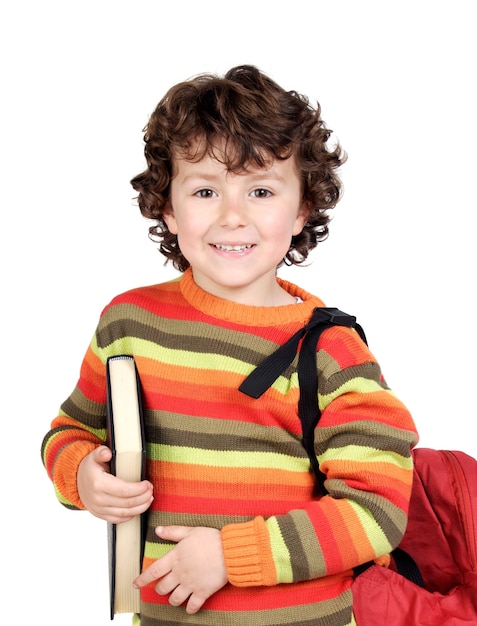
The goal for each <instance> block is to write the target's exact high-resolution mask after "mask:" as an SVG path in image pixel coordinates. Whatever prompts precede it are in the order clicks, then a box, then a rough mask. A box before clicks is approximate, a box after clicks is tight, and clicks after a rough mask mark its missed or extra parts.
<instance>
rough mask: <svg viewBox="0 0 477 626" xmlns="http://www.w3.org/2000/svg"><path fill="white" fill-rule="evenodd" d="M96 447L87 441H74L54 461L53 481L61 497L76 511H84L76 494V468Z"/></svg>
mask: <svg viewBox="0 0 477 626" xmlns="http://www.w3.org/2000/svg"><path fill="white" fill-rule="evenodd" d="M97 447H98V445H97V444H94V443H91V442H89V441H76V442H74V443H71V444H69V445H68V446H66V448H65V449H64V450H62V452H61V454H60V455H59V457H58V458H57V460H56V463H55V468H54V471H53V481H54V484H55V485H56V488H57V489H58V491H59V492H60V493H61V495H62V496H63V497H64V498H65V499H66V500H68V501H69V502H70V503H71V504H72V505H73V506H75V507H77V508H78V509H84V508H85V506H84V504H83V503H82V501H81V498H80V497H79V493H78V483H77V476H78V467H79V465H80V463H81V461H82V460H83V459H84V458H85V456H87V455H88V454H89V453H90V452H92V451H93V450H94V449H95V448H97Z"/></svg>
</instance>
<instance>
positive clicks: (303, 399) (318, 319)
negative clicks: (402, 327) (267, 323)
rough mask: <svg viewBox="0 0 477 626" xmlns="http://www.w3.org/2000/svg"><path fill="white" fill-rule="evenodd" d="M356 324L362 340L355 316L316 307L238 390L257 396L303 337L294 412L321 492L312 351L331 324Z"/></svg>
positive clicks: (287, 362)
mask: <svg viewBox="0 0 477 626" xmlns="http://www.w3.org/2000/svg"><path fill="white" fill-rule="evenodd" d="M336 325H339V326H347V327H349V328H351V327H353V328H356V330H357V332H358V333H359V335H360V337H361V338H362V340H363V341H364V342H365V343H366V336H365V334H364V331H363V329H362V328H361V326H360V325H359V324H358V323H357V322H356V318H355V317H354V316H352V315H348V314H347V313H343V311H340V310H339V309H336V308H326V307H321V308H316V309H314V311H313V314H312V316H311V318H310V321H309V322H308V324H306V325H305V326H304V327H303V328H301V329H300V330H299V331H298V332H297V333H295V334H294V335H293V336H292V337H291V338H290V339H289V340H288V341H287V342H286V343H284V344H283V345H282V346H280V347H279V348H278V349H277V350H275V352H273V353H272V354H271V355H269V356H268V357H267V358H266V359H265V360H264V361H262V362H261V363H260V364H259V365H258V366H257V367H256V368H255V369H254V370H253V372H252V373H251V374H249V376H248V377H247V378H246V379H245V380H244V381H243V382H242V384H241V385H240V387H239V390H240V391H242V392H243V393H245V394H246V395H248V396H251V397H252V398H259V397H260V396H261V395H262V394H263V393H264V392H265V391H266V390H267V389H268V388H269V387H270V386H271V385H272V384H273V383H274V382H275V380H276V379H277V378H278V377H279V376H280V374H282V373H283V372H284V371H285V370H286V368H287V367H288V366H289V365H290V364H291V362H292V361H293V359H294V358H295V356H296V353H297V351H298V346H299V343H300V341H301V339H303V343H302V346H301V350H300V354H299V357H298V382H299V385H300V399H299V402H298V413H299V416H300V420H301V425H302V433H303V447H304V448H305V450H306V452H307V454H308V457H309V459H310V463H311V467H312V469H313V472H314V474H315V476H316V478H317V481H318V485H319V486H320V488H321V490H322V492H323V493H326V490H325V488H324V480H325V476H324V474H323V473H322V472H321V471H320V469H319V465H318V459H317V458H316V454H315V445H314V441H315V428H316V426H317V424H318V421H319V419H320V417H321V411H320V408H319V405H318V370H317V364H316V351H317V345H318V340H319V338H320V335H321V333H322V332H323V331H324V330H325V329H327V328H330V327H331V326H336Z"/></svg>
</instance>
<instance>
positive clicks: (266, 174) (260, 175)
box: [183, 169, 285, 182]
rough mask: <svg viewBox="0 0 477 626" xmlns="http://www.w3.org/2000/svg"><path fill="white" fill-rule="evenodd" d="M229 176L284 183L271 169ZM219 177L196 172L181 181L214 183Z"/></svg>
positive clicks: (208, 173) (204, 172)
mask: <svg viewBox="0 0 477 626" xmlns="http://www.w3.org/2000/svg"><path fill="white" fill-rule="evenodd" d="M229 173H230V174H232V175H234V176H247V177H249V178H250V179H251V180H252V181H253V180H256V181H260V180H276V181H278V182H284V181H285V178H284V177H283V176H282V175H281V174H278V173H277V172H275V171H274V170H273V169H270V170H258V171H253V172H249V171H245V172H244V173H243V174H235V172H229ZM220 176H221V174H213V173H210V172H206V171H197V172H194V173H193V174H187V175H186V176H184V178H183V181H184V182H187V181H190V180H192V181H193V180H197V179H198V180H206V181H214V180H216V179H217V178H219V177H220Z"/></svg>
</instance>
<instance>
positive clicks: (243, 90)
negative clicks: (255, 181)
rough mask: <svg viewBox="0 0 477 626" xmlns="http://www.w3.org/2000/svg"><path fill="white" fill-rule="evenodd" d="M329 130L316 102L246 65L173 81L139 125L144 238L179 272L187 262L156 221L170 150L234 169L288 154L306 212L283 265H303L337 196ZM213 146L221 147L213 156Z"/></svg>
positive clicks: (338, 160) (340, 155)
mask: <svg viewBox="0 0 477 626" xmlns="http://www.w3.org/2000/svg"><path fill="white" fill-rule="evenodd" d="M331 132H332V131H331V130H329V129H327V128H326V126H325V124H324V122H323V120H322V119H321V107H320V105H319V104H318V103H317V105H316V107H313V106H311V105H310V102H309V99H308V98H307V97H306V96H304V95H302V94H299V93H297V92H296V91H285V90H284V89H283V88H282V87H280V86H279V85H278V84H277V83H275V82H274V81H273V80H271V79H270V78H269V77H268V76H266V75H265V74H264V73H263V72H261V71H260V70H259V69H258V68H256V67H255V66H253V65H240V66H237V67H234V68H232V69H230V70H229V71H228V72H227V73H226V74H225V75H224V76H223V77H220V76H216V75H213V74H201V75H198V76H195V77H194V78H192V79H190V80H186V81H184V82H181V83H179V84H177V85H175V86H173V87H172V88H171V89H170V90H169V91H168V92H167V93H166V94H165V96H164V97H163V98H162V100H161V101H160V102H159V104H158V105H157V107H156V109H155V111H154V112H153V113H152V115H151V117H150V119H149V121H148V124H147V126H146V127H145V128H144V142H145V148H144V154H145V157H146V162H147V169H146V170H145V171H144V172H142V173H141V174H138V175H137V176H135V177H134V178H133V179H132V180H131V185H132V186H133V188H134V190H135V191H137V192H138V196H137V198H136V199H137V203H138V205H139V208H140V210H141V213H142V215H143V216H144V217H146V218H148V219H151V220H154V221H155V224H154V225H153V226H151V227H150V228H149V237H150V238H151V239H152V240H153V241H156V242H159V243H160V245H159V250H160V252H161V253H162V254H163V255H164V256H165V257H166V263H167V262H168V261H172V263H173V265H174V267H175V268H176V269H178V270H180V271H184V270H186V269H187V268H188V267H189V262H188V261H187V259H186V258H185V257H184V256H183V254H182V252H181V250H180V248H179V244H178V240H177V236H176V235H173V234H172V233H171V232H170V231H169V229H168V228H167V225H166V223H165V221H164V219H163V216H164V214H165V213H167V212H168V211H170V204H169V195H170V183H171V179H172V177H173V175H174V170H173V164H174V157H176V156H177V154H181V157H183V158H184V157H185V158H188V159H190V160H191V161H198V160H200V159H201V158H202V157H203V156H204V155H205V154H209V155H210V156H212V157H213V158H215V159H217V160H220V161H221V162H223V163H224V166H225V167H226V169H227V170H228V171H230V172H234V173H239V172H241V171H244V170H245V169H246V168H247V166H248V165H250V164H251V163H252V164H254V165H256V166H258V167H266V166H267V165H268V164H269V162H270V160H273V159H286V158H289V157H290V156H292V155H293V156H294V157H295V159H296V164H297V168H298V171H299V172H300V174H301V181H302V194H303V201H304V203H305V205H306V206H307V207H308V210H309V215H308V219H307V222H306V224H305V226H304V228H303V230H302V232H301V233H300V234H298V235H296V236H294V237H293V238H292V240H291V243H290V248H289V250H288V252H287V254H286V256H285V258H284V259H283V261H282V263H287V264H289V265H291V264H299V263H302V262H303V261H304V260H305V259H306V258H307V256H308V253H309V252H310V251H311V250H312V249H313V248H315V247H316V245H317V244H318V242H320V241H323V240H324V239H326V237H327V236H328V223H329V221H330V217H329V215H328V211H329V210H330V209H332V208H333V207H334V206H335V205H336V203H337V202H338V200H339V199H340V197H341V193H342V184H341V180H340V178H339V177H338V175H337V174H336V169H337V168H339V167H340V166H341V165H342V164H343V163H344V161H345V160H346V155H345V153H344V152H343V151H342V149H341V147H340V145H339V144H338V143H336V144H335V146H334V147H333V148H330V147H328V146H327V141H328V139H329V138H330V135H331ZM199 144H200V146H201V149H200V152H197V146H198V145H199ZM217 145H221V146H222V147H223V146H224V145H225V150H220V155H219V151H218V150H217Z"/></svg>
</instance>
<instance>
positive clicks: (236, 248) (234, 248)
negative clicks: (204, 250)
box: [215, 243, 252, 252]
mask: <svg viewBox="0 0 477 626" xmlns="http://www.w3.org/2000/svg"><path fill="white" fill-rule="evenodd" d="M215 247H216V248H218V249H219V250H225V251H226V252H243V250H248V249H249V248H251V247H252V244H247V245H244V246H224V245H221V244H218V243H216V244H215Z"/></svg>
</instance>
